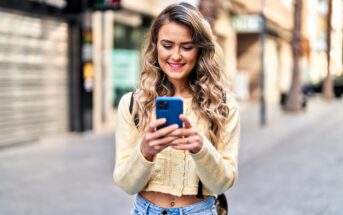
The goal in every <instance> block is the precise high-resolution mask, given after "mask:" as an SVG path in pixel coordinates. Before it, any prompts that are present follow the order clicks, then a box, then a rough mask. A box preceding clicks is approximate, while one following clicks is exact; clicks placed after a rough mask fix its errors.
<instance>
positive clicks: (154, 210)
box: [131, 194, 217, 215]
mask: <svg viewBox="0 0 343 215" xmlns="http://www.w3.org/2000/svg"><path fill="white" fill-rule="evenodd" d="M160 214H161V215H217V211H216V207H215V198H214V197H213V196H210V197H208V198H207V199H205V200H204V201H202V202H198V203H195V204H192V205H189V206H185V207H178V208H162V207H158V206H156V205H154V204H152V203H150V202H148V201H147V200H145V199H144V198H143V197H142V196H141V195H139V194H138V195H137V197H136V201H135V206H134V208H133V209H132V211H131V215H160Z"/></svg>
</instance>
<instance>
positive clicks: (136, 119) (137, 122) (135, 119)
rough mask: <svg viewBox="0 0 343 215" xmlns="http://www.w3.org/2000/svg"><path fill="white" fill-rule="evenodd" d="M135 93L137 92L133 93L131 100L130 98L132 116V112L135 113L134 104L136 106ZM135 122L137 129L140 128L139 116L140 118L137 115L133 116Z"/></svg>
mask: <svg viewBox="0 0 343 215" xmlns="http://www.w3.org/2000/svg"><path fill="white" fill-rule="evenodd" d="M134 93H135V91H133V92H132V93H131V98H130V105H129V111H130V114H132V112H133V104H134V101H135V98H134V96H133V94H134ZM133 122H134V123H135V125H136V127H138V124H139V116H138V114H137V113H136V114H135V115H134V116H133Z"/></svg>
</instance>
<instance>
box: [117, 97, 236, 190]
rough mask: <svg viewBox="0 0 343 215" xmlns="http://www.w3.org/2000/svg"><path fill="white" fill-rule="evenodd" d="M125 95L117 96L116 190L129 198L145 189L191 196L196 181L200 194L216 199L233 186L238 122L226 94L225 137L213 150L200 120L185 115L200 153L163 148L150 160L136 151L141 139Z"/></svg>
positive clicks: (202, 121)
mask: <svg viewBox="0 0 343 215" xmlns="http://www.w3.org/2000/svg"><path fill="white" fill-rule="evenodd" d="M130 97H131V93H128V94H125V95H124V96H123V97H122V98H121V100H120V103H119V107H118V114H117V123H116V124H117V126H116V163H115V169H114V174H113V178H114V180H115V182H116V184H117V185H118V186H119V187H121V188H122V189H123V190H125V191H126V192H127V193H129V194H135V193H138V192H140V191H142V190H145V191H156V192H162V193H169V194H172V195H176V196H181V195H196V194H197V189H198V182H199V179H200V180H201V182H202V183H203V194H204V195H212V196H216V195H217V194H220V193H223V192H224V191H226V190H227V189H228V188H230V187H231V186H232V185H233V183H234V181H235V179H236V177H237V155H238V145H239V136H240V120H239V109H238V104H237V102H236V100H235V99H234V97H233V96H232V95H231V94H229V93H227V95H226V97H227V98H226V101H227V104H228V105H229V108H230V112H229V116H228V117H229V120H228V123H227V124H226V135H225V136H224V138H223V140H222V142H221V143H219V144H218V146H217V149H216V148H215V147H214V146H213V144H212V143H211V142H210V141H209V140H208V138H207V137H206V136H205V134H206V129H207V127H206V126H205V124H204V123H205V121H204V120H201V119H199V118H198V117H197V116H196V115H195V113H194V112H193V111H191V112H190V114H189V116H187V117H188V119H190V121H191V123H192V125H194V126H195V127H196V128H197V129H198V131H200V132H201V133H202V134H203V135H202V136H203V139H204V144H203V147H202V149H201V150H200V151H199V152H198V153H196V154H192V153H190V152H188V151H182V150H175V149H172V148H170V147H168V148H166V149H165V150H163V151H162V152H160V153H159V154H158V155H157V156H155V159H154V161H153V162H150V161H147V160H146V159H145V158H144V157H143V155H142V154H141V152H140V142H141V139H142V136H140V135H139V132H138V130H137V128H136V125H135V124H134V121H133V117H132V115H131V113H130V111H129V104H130ZM190 103H191V101H190V100H187V99H186V100H184V108H186V107H190ZM146 111H149V110H146ZM184 112H185V111H184ZM151 116H152V117H155V110H151Z"/></svg>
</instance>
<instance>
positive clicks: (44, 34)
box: [0, 10, 69, 147]
mask: <svg viewBox="0 0 343 215" xmlns="http://www.w3.org/2000/svg"><path fill="white" fill-rule="evenodd" d="M0 17H1V22H0V147H1V146H6V145H13V144H19V143H24V142H31V141H36V140H38V139H39V138H40V137H44V136H48V135H58V134H61V133H65V132H67V131H68V130H69V128H68V105H69V104H68V57H67V56H68V50H67V47H68V25H67V23H65V22H62V21H59V20H58V21H57V20H54V19H52V18H47V17H44V18H42V17H38V16H32V15H28V14H25V13H23V12H13V11H7V10H0Z"/></svg>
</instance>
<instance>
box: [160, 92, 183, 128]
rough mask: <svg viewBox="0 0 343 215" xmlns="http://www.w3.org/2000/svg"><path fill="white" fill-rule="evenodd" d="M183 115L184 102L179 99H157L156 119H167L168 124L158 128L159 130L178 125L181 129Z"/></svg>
mask: <svg viewBox="0 0 343 215" xmlns="http://www.w3.org/2000/svg"><path fill="white" fill-rule="evenodd" d="M182 113H183V100H182V99H181V98H177V97H166V96H164V97H157V98H156V118H157V119H159V118H166V119H167V122H166V123H165V124H164V125H162V126H160V127H158V129H160V128H163V127H166V126H169V125H173V124H178V125H179V128H181V127H183V126H182V124H183V123H182V121H181V120H180V117H179V116H180V114H182Z"/></svg>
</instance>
